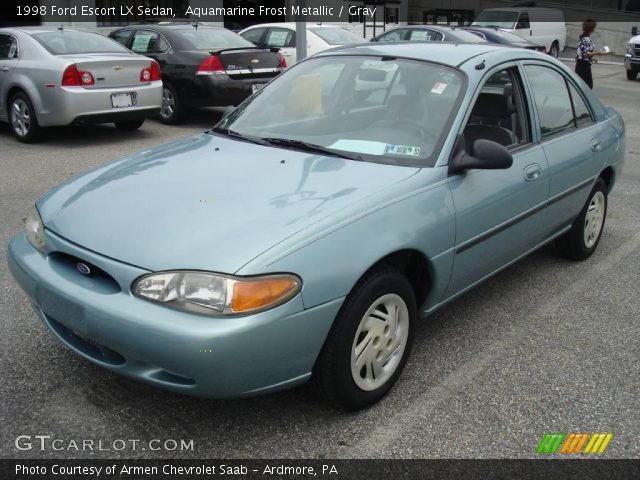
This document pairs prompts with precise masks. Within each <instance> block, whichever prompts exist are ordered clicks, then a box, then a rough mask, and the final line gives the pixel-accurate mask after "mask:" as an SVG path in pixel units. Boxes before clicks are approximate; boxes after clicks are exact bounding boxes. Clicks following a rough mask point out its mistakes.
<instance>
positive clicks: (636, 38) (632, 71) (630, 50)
mask: <svg viewBox="0 0 640 480" xmlns="http://www.w3.org/2000/svg"><path fill="white" fill-rule="evenodd" d="M624 68H625V70H626V71H627V78H628V79H629V80H635V79H636V78H638V72H640V35H638V27H633V29H632V30H631V39H630V40H629V43H628V44H627V51H626V52H625V54H624Z"/></svg>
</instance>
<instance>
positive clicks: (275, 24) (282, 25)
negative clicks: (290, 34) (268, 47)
mask: <svg viewBox="0 0 640 480" xmlns="http://www.w3.org/2000/svg"><path fill="white" fill-rule="evenodd" d="M263 27H280V28H289V29H291V30H295V29H296V23H295V22H273V23H259V24H257V25H251V26H250V27H247V28H245V29H244V30H253V29H255V28H263ZM307 28H339V29H341V30H346V29H345V28H344V27H339V26H337V25H325V24H323V23H309V22H307Z"/></svg>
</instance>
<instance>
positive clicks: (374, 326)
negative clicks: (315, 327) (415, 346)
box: [312, 268, 416, 410]
mask: <svg viewBox="0 0 640 480" xmlns="http://www.w3.org/2000/svg"><path fill="white" fill-rule="evenodd" d="M415 318H416V300H415V295H414V293H413V288H412V286H411V284H410V283H409V281H408V280H407V278H406V277H405V276H404V275H402V274H401V273H400V272H397V271H395V270H391V269H387V268H384V269H379V270H376V271H374V272H373V273H371V274H369V275H367V276H366V277H364V278H363V279H362V280H361V281H360V282H359V283H358V284H357V285H356V286H355V287H354V289H353V290H352V292H351V293H350V294H349V295H348V296H347V298H346V300H345V303H344V304H343V305H342V308H341V309H340V312H339V313H338V315H337V317H336V319H335V322H334V324H333V327H332V328H331V331H330V332H329V335H328V337H327V339H326V341H325V344H324V346H323V348H322V351H321V353H320V356H319V357H318V360H317V361H316V365H315V367H314V371H313V379H312V384H313V386H314V387H315V389H316V390H317V391H318V392H319V393H320V394H321V395H322V396H323V397H324V398H325V399H327V400H328V401H330V402H331V403H334V404H336V405H338V406H340V407H342V408H345V409H347V410H357V409H360V408H364V407H367V406H369V405H371V404H373V403H375V402H377V401H378V400H380V399H381V398H382V397H384V396H385V395H386V394H387V393H388V392H389V390H391V388H392V387H393V385H394V384H395V382H396V381H397V379H398V377H399V376H400V373H401V372H402V370H403V368H404V366H405V364H406V362H407V359H408V357H409V352H410V351H411V345H412V343H413V336H414V324H415Z"/></svg>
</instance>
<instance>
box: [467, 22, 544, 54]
mask: <svg viewBox="0 0 640 480" xmlns="http://www.w3.org/2000/svg"><path fill="white" fill-rule="evenodd" d="M464 30H466V31H467V32H470V33H473V34H474V35H477V36H479V37H480V38H483V39H485V40H486V41H488V42H491V43H497V44H499V45H509V46H511V47H516V48H526V49H527V50H537V51H538V52H542V53H547V48H546V47H545V46H544V45H537V44H535V43H533V42H530V41H529V40H525V39H524V38H522V37H519V36H518V35H516V34H515V33H511V32H508V31H506V30H501V29H499V28H488V27H464Z"/></svg>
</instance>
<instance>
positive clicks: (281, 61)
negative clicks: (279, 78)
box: [278, 52, 287, 68]
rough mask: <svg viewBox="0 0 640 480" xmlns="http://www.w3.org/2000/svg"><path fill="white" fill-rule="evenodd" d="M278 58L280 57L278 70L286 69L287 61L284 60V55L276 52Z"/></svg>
mask: <svg viewBox="0 0 640 480" xmlns="http://www.w3.org/2000/svg"><path fill="white" fill-rule="evenodd" d="M278 56H279V57H280V65H278V66H279V67H280V68H287V59H286V58H284V55H282V54H281V53H280V52H278Z"/></svg>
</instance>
